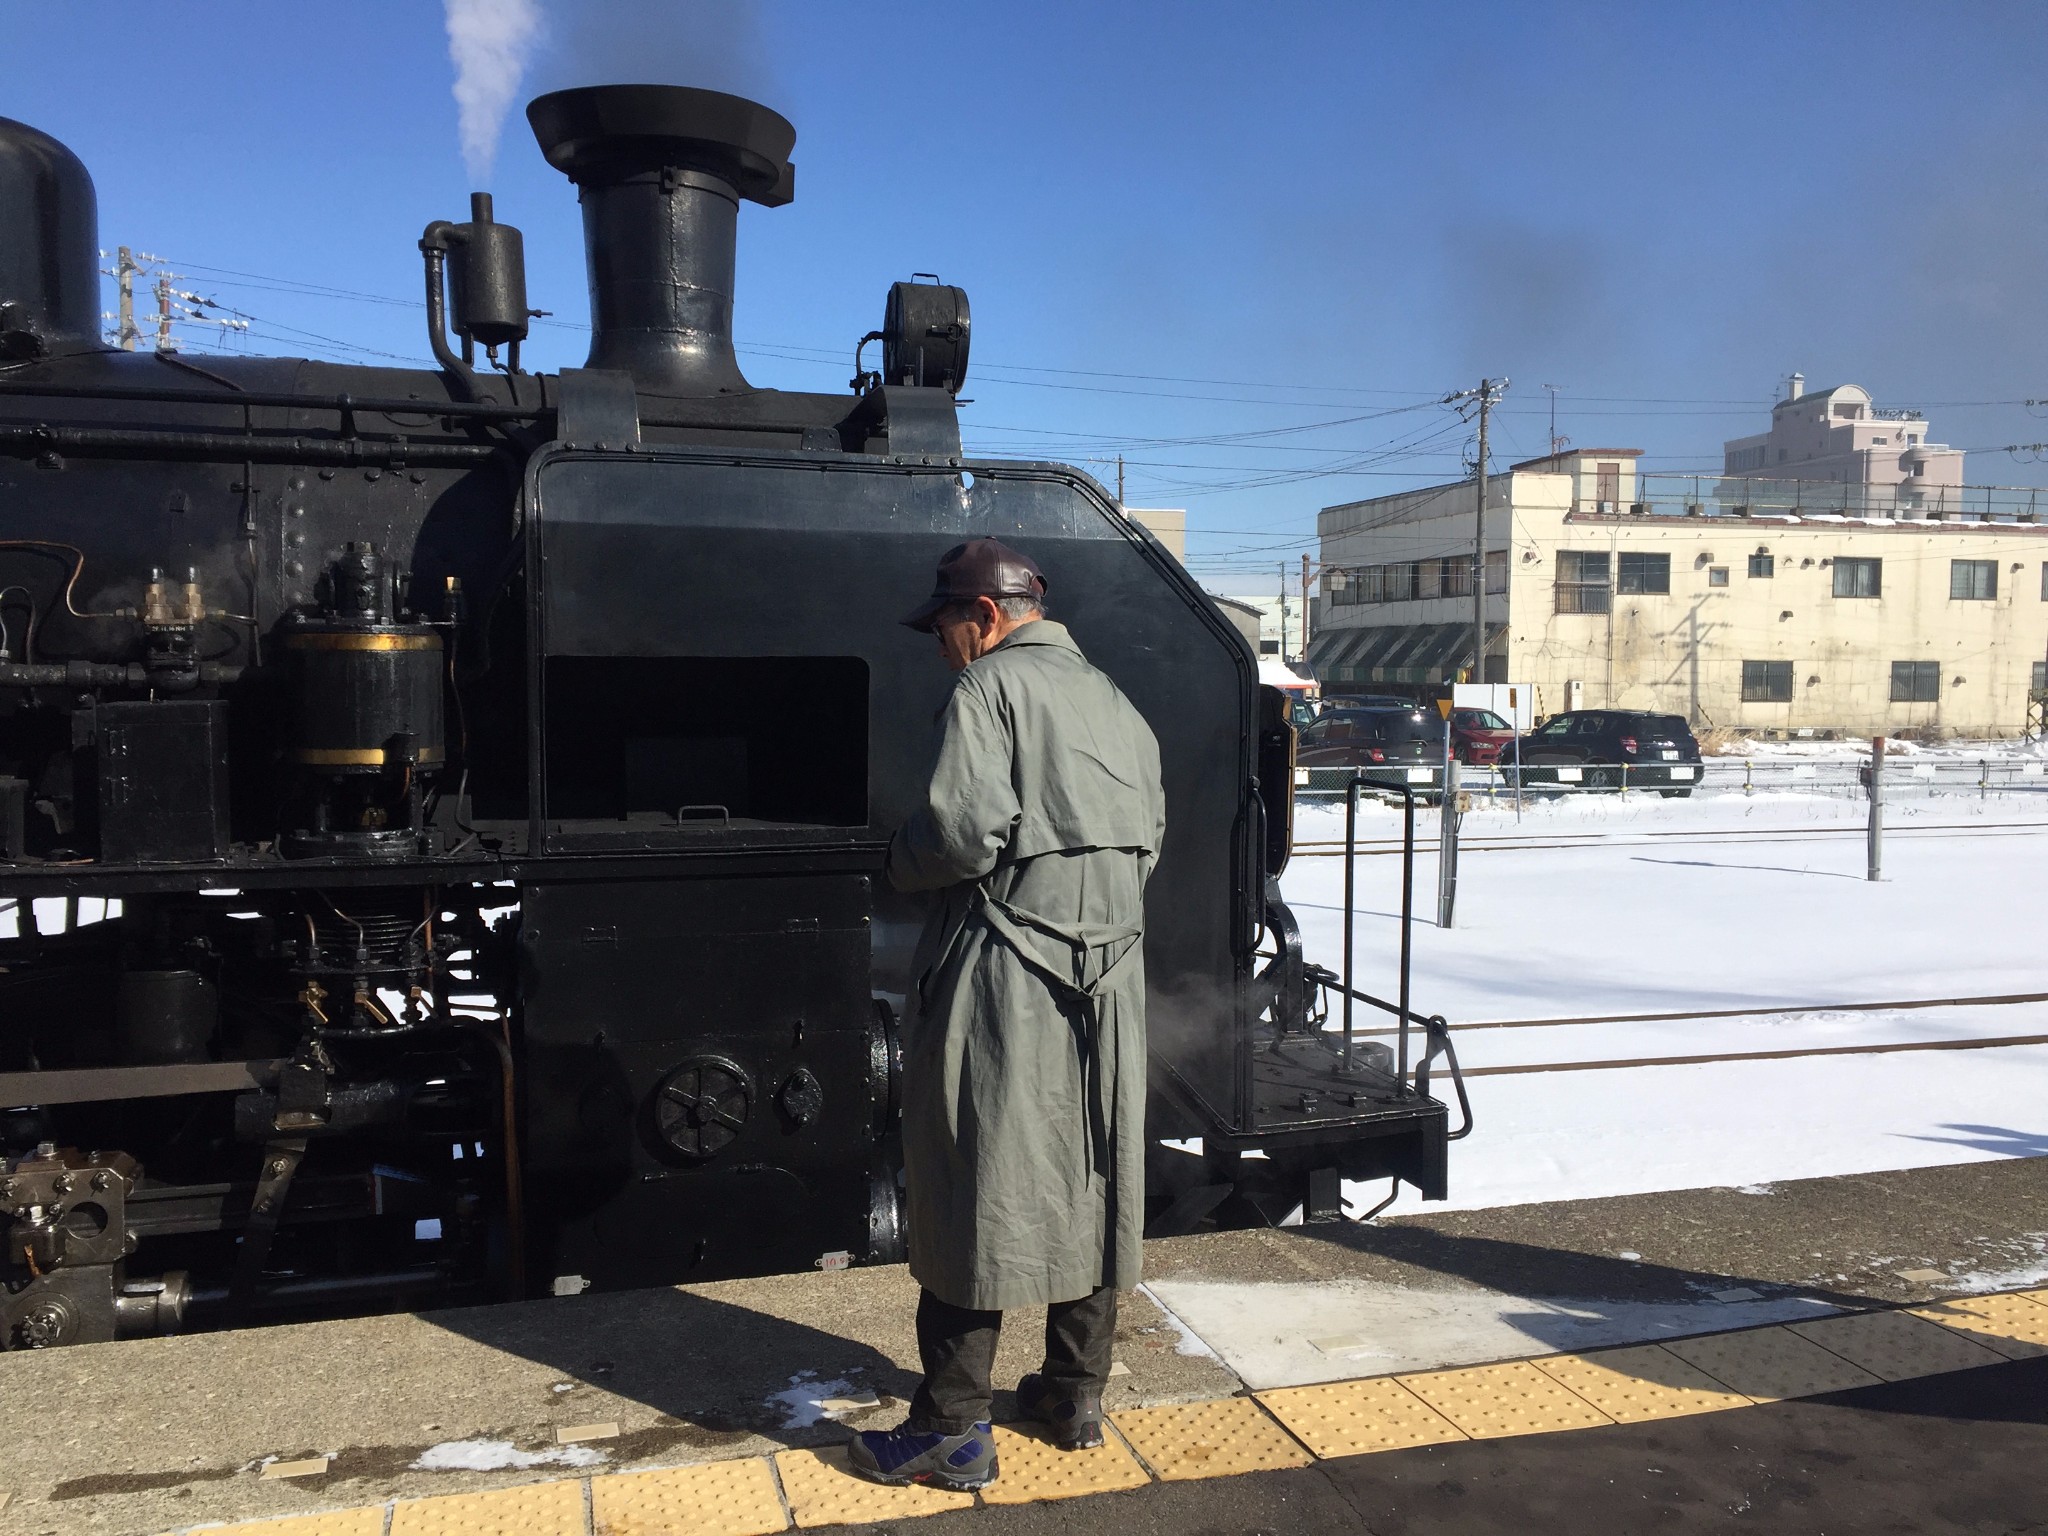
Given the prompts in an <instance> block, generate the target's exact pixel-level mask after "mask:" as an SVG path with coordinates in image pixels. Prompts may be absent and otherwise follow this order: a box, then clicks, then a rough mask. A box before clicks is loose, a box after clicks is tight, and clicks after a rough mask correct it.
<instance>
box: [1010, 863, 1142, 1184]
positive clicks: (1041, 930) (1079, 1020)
mask: <svg viewBox="0 0 2048 1536" xmlns="http://www.w3.org/2000/svg"><path fill="white" fill-rule="evenodd" d="M977 910H979V911H980V913H981V916H982V920H983V921H984V922H986V923H987V924H988V926H989V928H990V930H991V931H992V932H993V933H995V935H996V936H997V937H998V938H1000V939H1002V941H1003V942H1004V943H1006V944H1008V945H1009V946H1010V948H1011V949H1012V950H1013V951H1014V952H1015V953H1016V955H1017V958H1018V959H1019V960H1021V961H1023V963H1024V966H1025V968H1026V969H1027V970H1030V971H1031V972H1033V973H1034V974H1036V975H1037V976H1039V977H1040V978H1041V979H1042V980H1044V981H1045V983H1046V984H1047V985H1048V986H1049V987H1050V988H1051V989H1052V994H1053V997H1054V998H1055V999H1056V1000H1057V1001H1058V1002H1059V1003H1060V1005H1061V1011H1062V1012H1063V1013H1065V1014H1066V1016H1067V1022H1068V1025H1069V1027H1070V1028H1071V1029H1072V1031H1073V1035H1074V1048H1075V1051H1076V1052H1077V1053H1078V1055H1079V1057H1080V1063H1081V1078H1082V1084H1083V1090H1082V1091H1083V1096H1084V1098H1085V1100H1086V1108H1087V1115H1088V1140H1087V1145H1086V1147H1085V1149H1084V1150H1085V1152H1086V1154H1087V1167H1086V1173H1087V1176H1088V1177H1090V1178H1092V1177H1094V1175H1095V1173H1096V1171H1097V1170H1098V1169H1106V1168H1107V1167H1108V1166H1109V1122H1110V1119H1111V1118H1112V1116H1111V1109H1110V1105H1109V1102H1108V1098H1107V1090H1106V1087H1105V1085H1104V1083H1103V1079H1102V1004H1103V1000H1104V998H1106V997H1107V996H1108V994H1109V987H1110V982H1111V980H1112V978H1114V977H1115V976H1116V974H1117V972H1118V971H1120V970H1122V969H1123V966H1124V962H1125V961H1126V960H1128V959H1130V958H1131V956H1132V955H1134V954H1136V953H1137V952H1138V951H1139V950H1141V949H1142V948H1143V947H1144V946H1143V945H1142V944H1140V943H1139V940H1140V939H1141V938H1142V937H1143V935H1144V928H1143V926H1142V925H1141V924H1138V923H1056V922H1054V921H1053V920H1052V919H1050V918H1048V917H1042V916H1040V915H1039V914H1038V913H1036V912H1032V911H1029V910H1028V909H1026V908H1023V907H1019V906H1016V905H1014V904H1012V903H1010V902H1007V901H1004V900H1002V899H1001V898H1000V897H997V896H991V895H989V894H988V893H987V892H986V891H983V892H982V893H981V900H980V902H979V904H978V908H977ZM1043 941H1051V942H1052V943H1055V944H1059V945H1063V946H1064V947H1065V948H1066V949H1067V950H1068V951H1069V952H1070V953H1071V954H1072V956H1073V957H1074V960H1075V962H1076V964H1075V969H1076V970H1077V971H1079V973H1080V974H1082V975H1084V976H1085V975H1086V974H1087V971H1088V964H1089V956H1090V954H1091V953H1092V952H1093V951H1095V950H1098V949H1107V948H1108V947H1109V946H1111V945H1113V944H1117V943H1119V942H1123V944H1124V947H1123V949H1122V950H1121V951H1120V952H1119V953H1118V954H1117V957H1116V958H1115V959H1114V960H1112V961H1110V962H1109V964H1107V965H1105V966H1104V967H1103V968H1102V969H1101V970H1100V971H1099V972H1097V973H1096V976H1095V978H1094V979H1093V980H1092V981H1089V982H1086V983H1085V984H1076V983H1075V981H1074V980H1073V978H1072V976H1071V975H1069V974H1068V973H1067V972H1065V971H1063V970H1061V969H1060V968H1059V967H1058V966H1057V965H1056V964H1055V963H1054V962H1053V961H1051V960H1048V959H1047V958H1046V956H1045V953H1044V951H1043V950H1041V949H1040V948H1039V944H1040V943H1041V942H1043ZM1124 941H1128V942H1124Z"/></svg>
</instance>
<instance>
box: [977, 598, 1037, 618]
mask: <svg viewBox="0 0 2048 1536" xmlns="http://www.w3.org/2000/svg"><path fill="white" fill-rule="evenodd" d="M989 601H990V602H992V603H994V604H995V605H996V609H997V611H998V612H1000V613H1001V614H1002V616H1003V617H1004V618H1006V619H1008V620H1009V621H1010V622H1011V623H1012V624H1019V623H1022V622H1023V621H1024V620H1025V619H1042V618H1044V617H1045V599H1044V598H1042V597H992V598H990V599H989Z"/></svg>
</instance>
